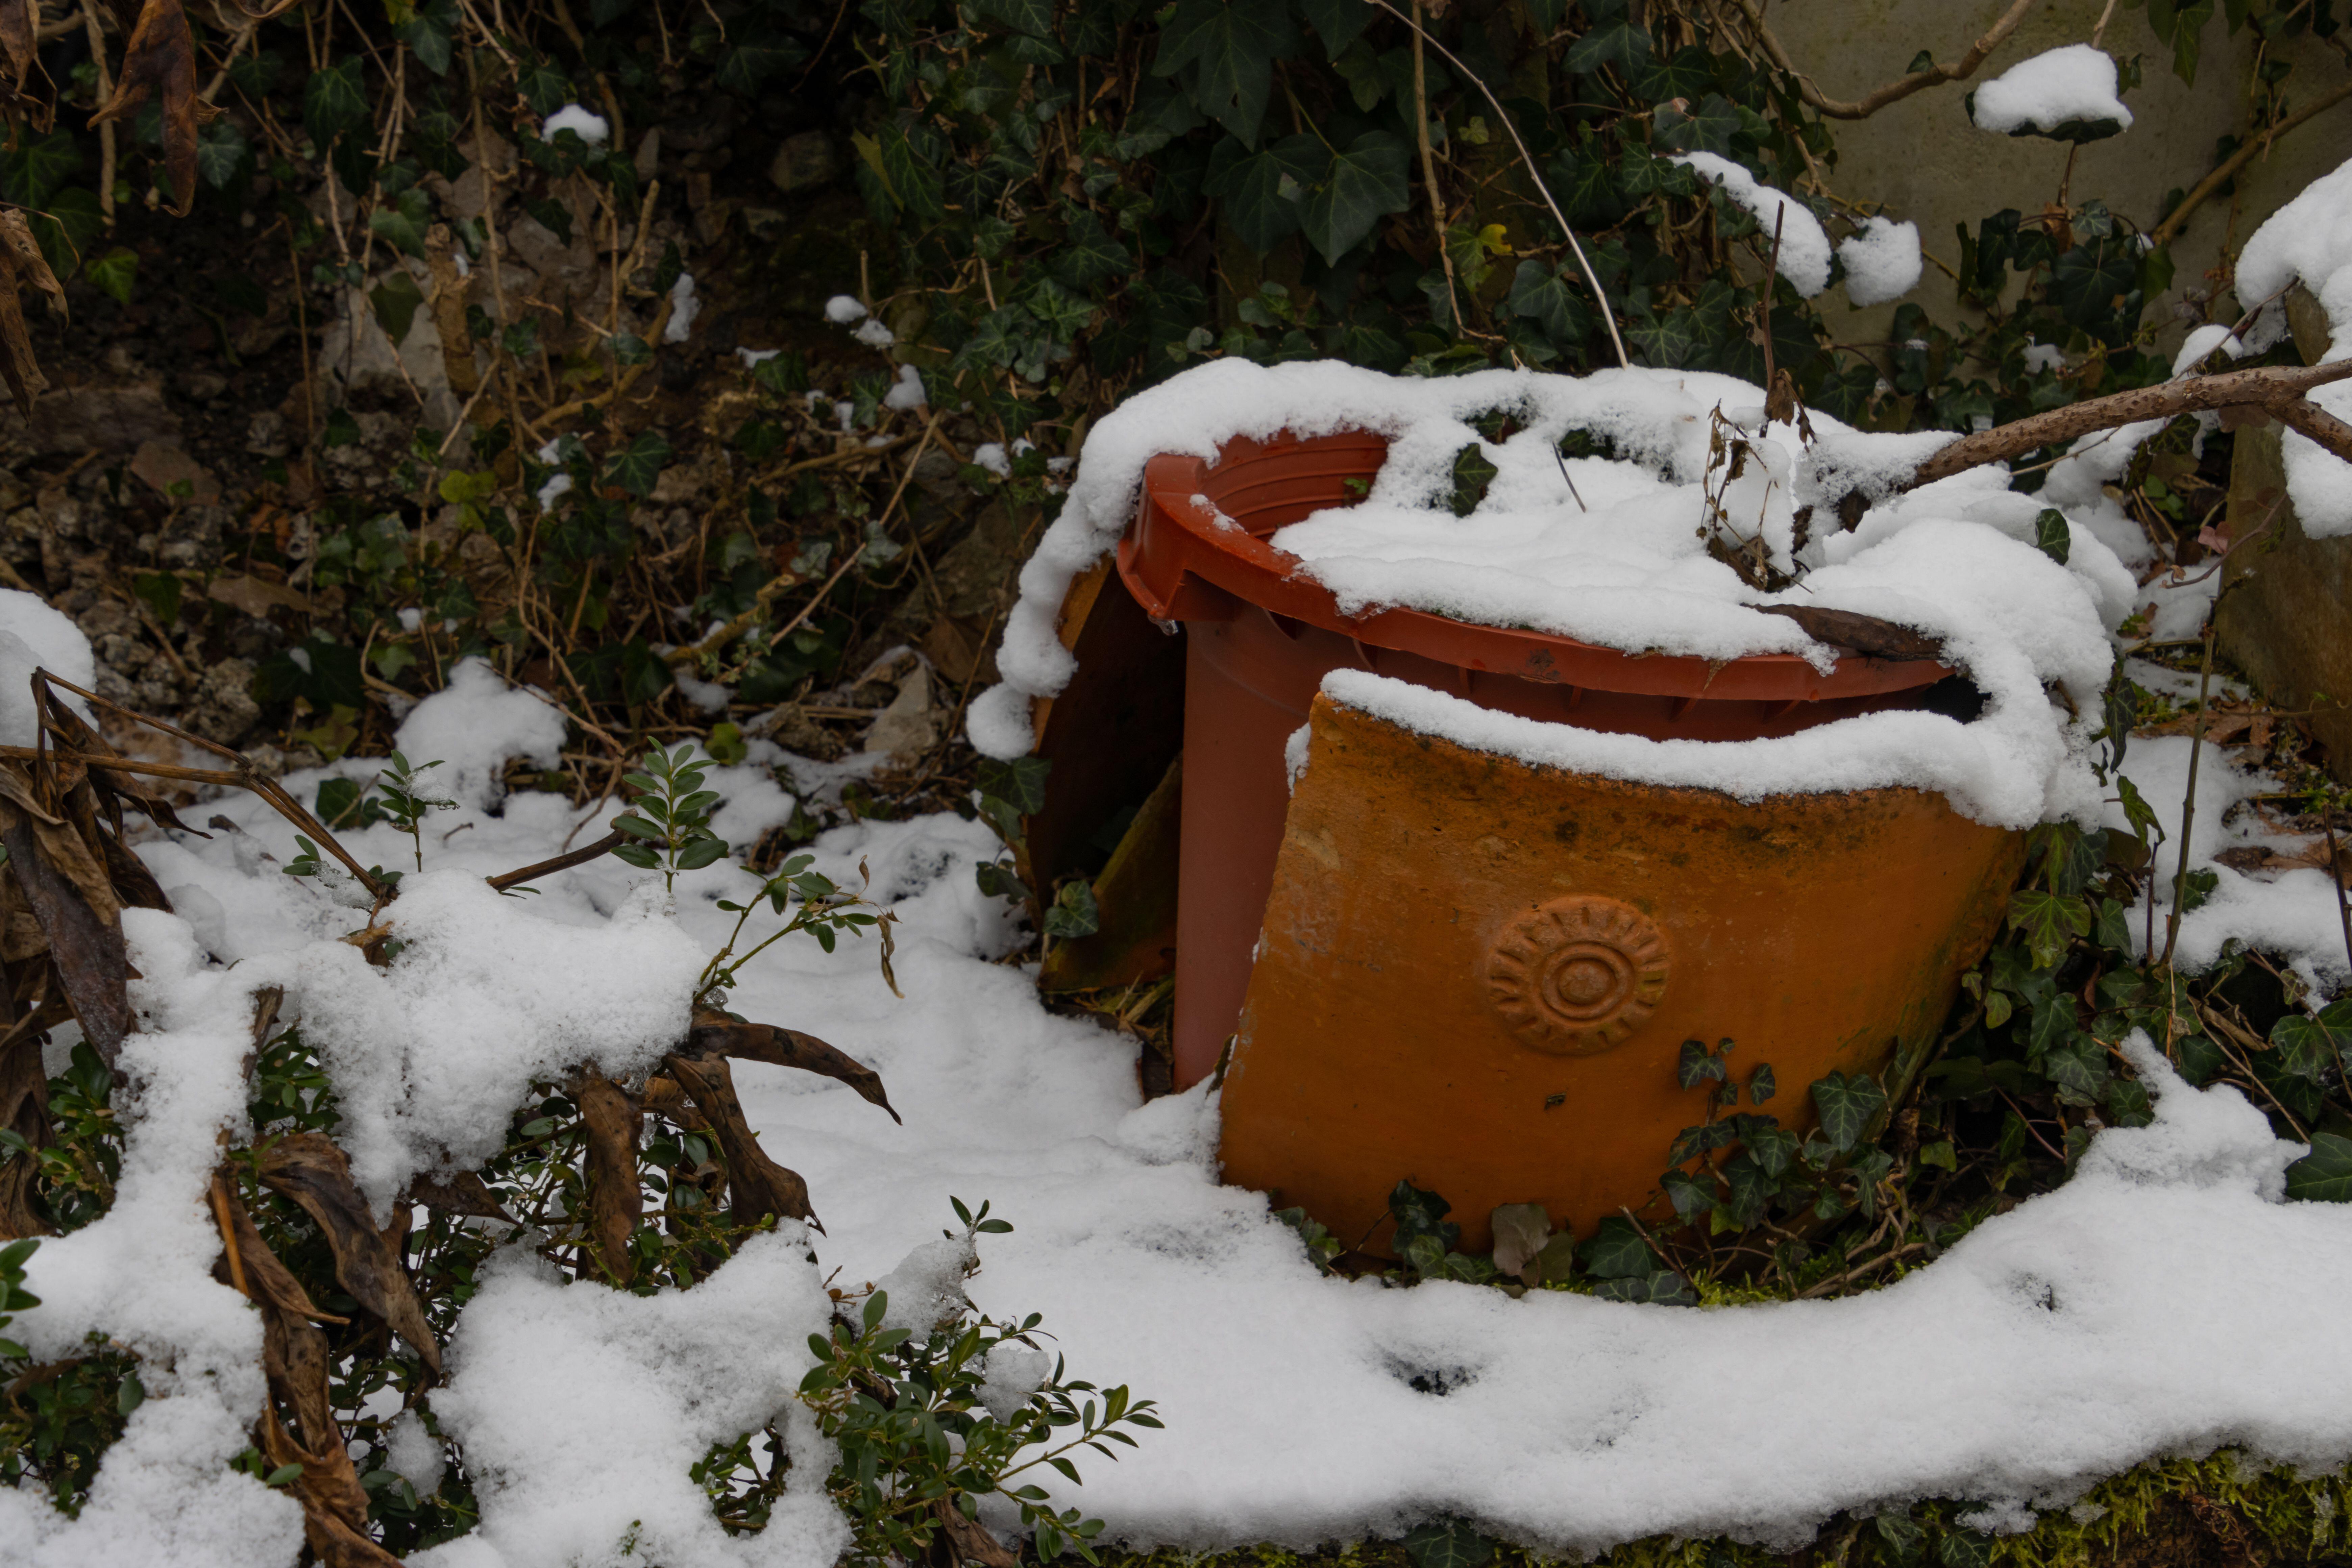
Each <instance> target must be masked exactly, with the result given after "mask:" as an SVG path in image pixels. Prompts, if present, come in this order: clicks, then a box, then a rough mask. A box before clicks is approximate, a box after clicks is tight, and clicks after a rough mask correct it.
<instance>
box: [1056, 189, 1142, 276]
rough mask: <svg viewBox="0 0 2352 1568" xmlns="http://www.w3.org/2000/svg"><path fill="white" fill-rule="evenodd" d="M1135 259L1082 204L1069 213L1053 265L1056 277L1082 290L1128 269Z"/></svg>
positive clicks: (1100, 220) (1132, 265) (1131, 266)
mask: <svg viewBox="0 0 2352 1568" xmlns="http://www.w3.org/2000/svg"><path fill="white" fill-rule="evenodd" d="M1134 265H1135V258H1133V257H1132V256H1130V255H1129V254H1128V249H1127V247H1126V246H1124V245H1121V244H1120V243H1119V242H1118V239H1117V238H1115V237H1113V236H1112V235H1111V233H1110V232H1109V231H1108V229H1106V228H1104V227H1103V226H1102V219H1100V218H1098V217H1097V216H1095V215H1094V213H1093V212H1092V211H1091V210H1089V209H1087V208H1086V207H1080V208H1078V209H1077V210H1076V212H1075V213H1073V214H1072V215H1071V216H1070V221H1069V225H1068V226H1067V228H1066V229H1065V230H1064V232H1063V236H1062V242H1061V244H1060V245H1059V246H1057V247H1055V253H1054V261H1053V267H1054V271H1055V275H1056V276H1058V277H1059V278H1060V279H1062V281H1063V282H1065V283H1066V284H1068V285H1069V286H1070V287H1071V288H1073V289H1083V288H1085V287H1087V285H1088V284H1091V283H1098V282H1100V281H1101V280H1102V279H1106V278H1109V277H1112V276H1113V275H1115V274H1118V273H1121V272H1125V271H1128V270H1129V269H1130V268H1133V267H1134Z"/></svg>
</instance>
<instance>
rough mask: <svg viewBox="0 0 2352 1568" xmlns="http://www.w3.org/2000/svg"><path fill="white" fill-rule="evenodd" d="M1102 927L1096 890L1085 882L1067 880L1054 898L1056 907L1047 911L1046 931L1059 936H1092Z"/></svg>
mask: <svg viewBox="0 0 2352 1568" xmlns="http://www.w3.org/2000/svg"><path fill="white" fill-rule="evenodd" d="M1101 929H1102V911H1101V910H1099V909H1097V907H1096V905H1095V890H1094V889H1092V888H1090V887H1088V886H1087V884H1086V883H1084V882H1066V883H1064V884H1063V887H1062V890H1061V892H1060V893H1058V894H1056V895H1055V899H1054V907H1053V908H1051V909H1049V910H1046V911H1045V931H1046V933H1047V934H1048V935H1051V936H1058V937H1078V936H1092V935H1094V934H1095V932H1097V931H1100V930H1101Z"/></svg>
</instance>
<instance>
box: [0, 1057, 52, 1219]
mask: <svg viewBox="0 0 2352 1568" xmlns="http://www.w3.org/2000/svg"><path fill="white" fill-rule="evenodd" d="M48 1102H49V1095H48V1075H47V1073H45V1072H44V1071H42V1070H41V1039H40V1037H39V1036H38V1035H37V1034H34V1033H31V1032H30V1031H27V1032H26V1034H24V1035H23V1036H22V1037H19V1038H17V1039H16V1040H15V1041H14V1042H12V1043H10V1044H8V1045H6V1046H0V1127H5V1128H6V1129H8V1131H12V1132H14V1133H16V1136H18V1137H19V1138H22V1139H23V1140H24V1141H25V1142H27V1143H29V1144H31V1145H32V1146H33V1147H34V1148H36V1149H43V1148H47V1146H48V1142H49V1116H48ZM38 1172H39V1167H38V1166H37V1164H35V1163H34V1159H33V1156H32V1155H30V1154H12V1155H10V1156H9V1157H8V1158H7V1159H6V1160H5V1161H0V1241H15V1240H16V1239H18V1238H19V1237H27V1236H47V1235H48V1234H49V1227H48V1226H47V1225H46V1224H44V1223H43V1222H42V1220H41V1218H40V1216H39V1215H36V1214H35V1213H34V1212H33V1209H32V1205H31V1201H30V1200H31V1197H32V1190H33V1178H34V1177H35V1175H37V1173H38Z"/></svg>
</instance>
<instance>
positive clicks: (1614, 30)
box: [1560, 16, 1650, 76]
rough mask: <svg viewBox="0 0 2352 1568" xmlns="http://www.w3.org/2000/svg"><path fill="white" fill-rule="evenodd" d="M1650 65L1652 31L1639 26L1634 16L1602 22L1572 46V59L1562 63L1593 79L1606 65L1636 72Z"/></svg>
mask: <svg viewBox="0 0 2352 1568" xmlns="http://www.w3.org/2000/svg"><path fill="white" fill-rule="evenodd" d="M1649 63H1650V35H1649V31H1648V29H1646V28H1644V27H1642V26H1637V25H1636V24H1635V23H1634V22H1633V19H1632V18H1631V17H1627V16H1619V17H1617V18H1616V19H1614V20H1613V21H1607V22H1602V23H1601V24H1599V25H1598V26H1595V27H1593V29H1592V30H1591V32H1589V33H1587V34H1585V35H1584V37H1580V38H1579V39H1577V40H1576V42H1574V43H1573V44H1570V46H1569V47H1568V56H1567V58H1565V59H1563V60H1561V61H1560V66H1561V68H1563V69H1565V70H1569V71H1572V72H1574V73H1575V74H1576V75H1578V76H1591V74H1593V72H1595V71H1597V70H1599V69H1600V68H1601V67H1602V66H1615V67H1617V68H1619V69H1620V70H1622V71H1625V72H1627V73H1629V74H1630V73H1632V72H1634V71H1637V70H1639V69H1641V68H1643V66H1645V65H1647V64H1649Z"/></svg>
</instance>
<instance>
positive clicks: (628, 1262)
mask: <svg viewBox="0 0 2352 1568" xmlns="http://www.w3.org/2000/svg"><path fill="white" fill-rule="evenodd" d="M575 1098H576V1099H577V1100H579V1102H580V1113H581V1116H582V1118H583V1120H584V1121H586V1122H587V1124H588V1247H589V1250H590V1251H591V1252H592V1253H593V1254H594V1255H595V1258H596V1260H597V1261H598V1262H599V1263H601V1264H603V1265H604V1272H605V1273H606V1274H607V1275H609V1276H610V1277H611V1278H612V1280H613V1283H614V1284H615V1285H628V1284H630V1283H632V1282H634V1281H635V1279H636V1277H637V1260H636V1256H635V1253H633V1252H632V1251H631V1250H630V1249H629V1237H632V1236H633V1235H635V1233H636V1228H637V1221H638V1219H639V1218H640V1217H641V1216H642V1215H644V1213H645V1206H646V1199H645V1189H644V1188H643V1187H642V1186H641V1185H640V1184H638V1181H637V1139H638V1136H639V1134H640V1133H641V1132H642V1131H644V1129H645V1118H644V1116H643V1115H641V1114H640V1113H639V1112H638V1110H637V1108H636V1106H635V1104H634V1103H633V1102H632V1101H631V1100H630V1099H629V1097H628V1096H627V1095H625V1094H623V1093H622V1092H621V1089H620V1086H619V1085H617V1084H615V1083H614V1082H613V1080H612V1079H607V1078H591V1079H588V1081H587V1082H586V1083H584V1084H583V1085H582V1086H581V1089H580V1092H579V1094H578V1095H577V1096H576V1097H575Z"/></svg>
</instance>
